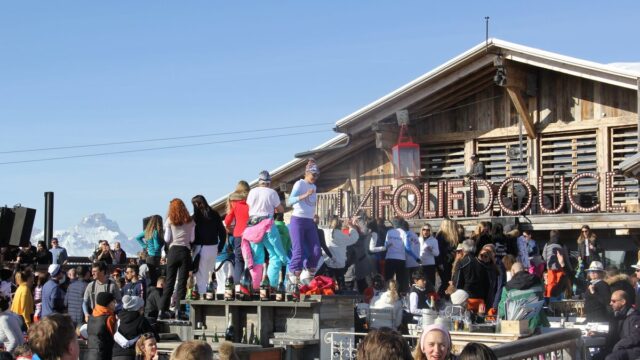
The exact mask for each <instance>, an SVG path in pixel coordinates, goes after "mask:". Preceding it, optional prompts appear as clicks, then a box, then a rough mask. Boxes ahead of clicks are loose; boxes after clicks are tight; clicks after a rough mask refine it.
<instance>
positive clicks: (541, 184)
mask: <svg viewBox="0 0 640 360" xmlns="http://www.w3.org/2000/svg"><path fill="white" fill-rule="evenodd" d="M543 180H544V178H543V177H542V176H539V177H538V203H539V204H538V205H540V211H541V212H542V213H544V214H557V213H559V212H560V211H561V210H562V208H563V207H564V201H565V199H564V175H560V204H558V206H556V208H555V209H547V208H546V207H544V202H543V200H544V181H543ZM555 195H556V194H553V196H555Z"/></svg>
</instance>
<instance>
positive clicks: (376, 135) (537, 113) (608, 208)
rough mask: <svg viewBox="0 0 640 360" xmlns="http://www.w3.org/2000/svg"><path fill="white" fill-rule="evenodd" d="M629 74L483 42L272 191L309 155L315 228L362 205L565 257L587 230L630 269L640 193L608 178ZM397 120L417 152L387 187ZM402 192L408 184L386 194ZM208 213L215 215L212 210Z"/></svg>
mask: <svg viewBox="0 0 640 360" xmlns="http://www.w3.org/2000/svg"><path fill="white" fill-rule="evenodd" d="M639 76H640V74H638V73H634V72H630V71H626V70H621V69H617V68H614V67H610V66H607V65H602V64H597V63H593V62H589V61H584V60H580V59H575V58H571V57H567V56H563V55H558V54H554V53H550V52H546V51H542V50H538V49H532V48H529V47H525V46H521V45H517V44H513V43H509V42H505V41H502V40H497V39H490V40H489V41H488V42H487V43H482V44H479V45H478V46H475V47H473V48H472V49H470V50H468V51H466V52H464V53H463V54H461V55H459V56H457V57H455V58H453V59H451V60H450V61H448V62H447V63H445V64H443V65H441V66H439V67H437V68H436V69H434V70H432V71H430V72H428V73H426V74H425V75H423V76H421V77H419V78H418V79H416V80H414V81H412V82H411V83H409V84H407V85H405V86H403V87H401V88H399V89H397V90H395V91H393V92H391V93H390V94H388V95H386V96H384V97H382V98H380V99H379V100H376V101H375V102H373V103H371V104H369V105H367V106H366V107H364V108H362V109H359V110H357V111H356V112H354V113H352V114H350V115H348V116H346V117H345V118H343V119H341V120H339V121H338V122H337V123H336V131H338V132H340V133H343V134H341V135H338V136H336V137H335V138H334V139H332V140H330V141H328V142H326V143H324V144H322V145H320V146H319V147H317V148H315V149H314V150H313V151H310V152H307V154H302V155H306V156H301V158H297V159H295V160H292V161H290V162H288V163H286V164H285V165H283V166H281V167H279V168H278V169H275V170H274V171H272V177H273V184H272V185H273V186H274V188H276V189H279V190H281V191H282V192H283V193H284V195H285V196H286V194H287V192H288V191H290V189H291V186H292V185H293V183H294V182H295V181H297V180H298V179H299V178H301V177H302V175H303V172H304V166H305V164H306V157H314V158H315V159H316V161H317V162H318V163H319V166H320V169H321V175H320V178H319V180H318V182H317V185H318V192H319V198H318V209H317V211H318V215H319V216H320V217H321V222H323V223H325V222H326V221H327V220H328V218H329V217H330V216H332V215H335V214H339V215H342V216H347V215H348V214H352V213H353V212H355V211H356V210H357V209H359V206H360V205H362V206H363V207H364V208H365V210H363V209H362V208H360V210H359V211H360V212H364V213H366V214H367V215H368V216H376V217H377V216H384V217H386V218H387V219H389V218H391V217H392V216H393V215H394V214H395V212H396V210H400V211H401V212H410V213H415V215H414V216H413V217H411V218H410V219H409V220H410V223H411V224H412V226H414V228H417V227H419V226H421V225H422V224H423V223H424V222H428V223H430V224H431V225H432V226H435V227H436V228H437V227H438V224H439V222H440V220H441V219H442V217H444V216H450V217H452V218H455V219H456V220H458V221H459V222H461V223H462V224H463V225H465V227H466V228H467V230H469V231H470V230H471V229H472V228H473V227H474V226H475V225H476V224H477V223H478V222H479V221H486V220H489V221H494V222H495V221H501V222H503V223H517V224H519V226H520V227H522V228H528V229H532V230H533V231H534V238H535V239H537V240H539V241H546V240H547V239H548V231H549V230H551V229H557V230H561V234H562V236H561V238H562V241H563V242H564V243H565V244H566V245H567V246H569V247H570V248H571V247H574V248H575V240H576V238H577V236H578V231H579V229H580V227H581V226H582V225H583V224H588V225H589V226H590V227H591V228H592V229H594V230H595V231H596V233H597V235H598V237H599V239H600V240H601V243H602V245H603V246H604V248H605V249H606V250H607V258H608V259H609V261H610V262H611V263H613V264H620V265H623V266H624V264H627V265H628V264H629V263H635V261H636V251H637V249H638V244H639V241H638V239H639V236H640V205H639V197H638V196H639V191H640V188H639V186H638V180H636V179H634V178H625V177H624V176H621V175H614V174H613V173H614V172H616V170H617V169H618V165H619V164H620V162H622V161H623V160H625V159H626V158H629V157H631V156H633V155H635V154H637V149H638V142H639V141H638V122H639V117H638V113H639V112H638V106H639V105H638V98H639V96H640V90H639V84H640V82H639ZM403 110H406V111H408V118H409V124H408V130H409V135H411V136H412V138H413V142H415V143H417V144H418V145H419V149H420V157H419V159H420V167H419V168H420V170H419V176H417V177H415V178H413V179H397V178H396V176H394V175H395V174H394V167H393V164H392V154H391V152H392V147H393V146H394V145H395V144H396V142H397V140H398V134H399V125H398V119H397V118H398V116H397V112H398V111H403ZM345 134H349V136H347V135H345ZM300 150H304V149H300ZM473 153H476V154H478V157H479V159H480V161H481V162H483V163H484V165H485V169H486V180H487V181H488V182H490V183H491V186H490V187H491V192H493V193H494V200H493V201H492V202H491V203H489V192H490V190H489V188H488V187H487V186H486V184H484V183H481V182H476V183H475V184H473V189H472V188H471V187H470V185H472V184H471V183H470V182H469V180H468V179H465V177H464V175H465V174H466V173H467V172H468V171H469V170H470V168H471V165H472V164H471V160H470V156H471V154H473ZM258 170H259V169H256V171H258ZM513 178H517V179H516V180H513ZM563 179H564V181H563ZM505 180H507V181H505ZM521 180H524V181H521ZM404 183H410V184H414V185H416V186H415V187H411V189H413V190H411V189H407V186H405V187H404V188H405V190H402V191H397V190H395V189H397V188H398V187H399V186H400V185H402V184H404ZM386 185H390V187H384V186H386ZM381 187H382V188H381ZM416 189H417V190H418V192H417V193H416V191H415V190H416ZM541 190H542V195H541V194H540V191H541ZM498 192H500V194H498ZM425 193H427V195H426V196H425ZM472 193H473V194H472ZM394 195H395V196H394ZM471 197H474V198H475V200H474V201H473V203H472V201H471ZM394 202H395V204H396V205H388V204H387V205H385V203H394ZM215 207H217V208H218V209H219V210H221V212H224V198H223V199H220V200H218V201H217V202H216V204H215ZM394 208H395V210H394ZM412 210H414V211H412ZM473 210H476V211H477V210H485V212H484V213H482V214H478V215H472V211H473Z"/></svg>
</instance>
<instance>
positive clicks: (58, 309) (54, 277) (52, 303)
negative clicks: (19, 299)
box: [41, 264, 65, 317]
mask: <svg viewBox="0 0 640 360" xmlns="http://www.w3.org/2000/svg"><path fill="white" fill-rule="evenodd" d="M48 272H49V280H48V281H47V282H46V283H45V284H44V286H43V287H42V312H41V317H45V316H48V315H51V314H53V313H64V291H63V290H62V289H61V288H60V283H62V282H63V279H64V277H65V275H64V272H63V271H62V269H60V265H58V264H51V265H49V269H48Z"/></svg>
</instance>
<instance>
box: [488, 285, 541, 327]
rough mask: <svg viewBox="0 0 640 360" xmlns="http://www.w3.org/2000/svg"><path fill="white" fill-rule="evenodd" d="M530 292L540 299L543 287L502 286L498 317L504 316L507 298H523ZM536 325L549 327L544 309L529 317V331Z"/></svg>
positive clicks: (529, 294)
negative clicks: (521, 288) (519, 287)
mask: <svg viewBox="0 0 640 360" xmlns="http://www.w3.org/2000/svg"><path fill="white" fill-rule="evenodd" d="M527 275H529V274H527ZM507 284H509V283H507ZM531 294H535V295H536V296H537V297H538V299H539V300H542V295H543V294H544V287H543V286H542V285H535V286H532V287H530V288H528V289H525V290H518V289H516V288H513V287H509V286H505V287H504V288H502V295H501V296H500V304H498V316H499V317H500V319H504V318H505V317H506V313H507V311H506V309H505V302H506V301H507V299H509V300H518V299H525V298H528V297H530V296H531ZM538 327H549V320H547V315H546V314H545V313H544V311H540V312H539V313H538V315H536V316H534V317H533V318H531V319H529V329H531V331H535V329H536V328H538Z"/></svg>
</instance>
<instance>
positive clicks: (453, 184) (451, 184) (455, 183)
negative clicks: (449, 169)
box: [447, 180, 464, 216]
mask: <svg viewBox="0 0 640 360" xmlns="http://www.w3.org/2000/svg"><path fill="white" fill-rule="evenodd" d="M462 186H464V181H462V180H450V181H447V216H463V215H464V210H462V209H457V210H455V209H454V208H453V202H454V201H455V200H462V199H464V193H462V192H454V191H453V189H454V188H457V187H462Z"/></svg>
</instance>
